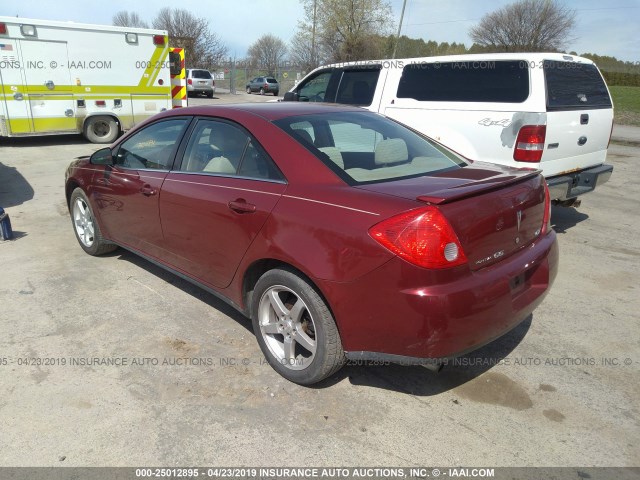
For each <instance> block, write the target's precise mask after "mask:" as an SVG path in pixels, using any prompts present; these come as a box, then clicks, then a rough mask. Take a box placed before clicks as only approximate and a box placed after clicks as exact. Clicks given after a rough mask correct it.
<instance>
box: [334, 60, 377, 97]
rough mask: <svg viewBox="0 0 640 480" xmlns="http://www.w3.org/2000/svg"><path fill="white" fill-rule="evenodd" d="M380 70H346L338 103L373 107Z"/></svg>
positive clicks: (340, 86) (340, 87) (339, 89)
mask: <svg viewBox="0 0 640 480" xmlns="http://www.w3.org/2000/svg"><path fill="white" fill-rule="evenodd" d="M379 76H380V69H379V68H373V69H361V70H345V71H344V72H343V73H342V78H341V79H340V85H339V86H338V95H337V97H336V103H346V104H349V105H371V102H372V101H373V94H374V92H375V91H376V84H377V83H378V77H379Z"/></svg>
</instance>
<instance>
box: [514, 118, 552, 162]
mask: <svg viewBox="0 0 640 480" xmlns="http://www.w3.org/2000/svg"><path fill="white" fill-rule="evenodd" d="M546 136H547V126H546V125H524V126H522V127H520V131H519V132H518V138H517V139H516V148H515V150H514V151H513V159H514V160H515V161H517V162H539V161H540V160H541V159H542V153H543V152H544V141H545V137H546Z"/></svg>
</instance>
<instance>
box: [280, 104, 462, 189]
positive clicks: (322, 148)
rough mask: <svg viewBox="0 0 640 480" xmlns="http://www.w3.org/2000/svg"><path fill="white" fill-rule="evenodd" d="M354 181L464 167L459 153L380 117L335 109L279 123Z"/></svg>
mask: <svg viewBox="0 0 640 480" xmlns="http://www.w3.org/2000/svg"><path fill="white" fill-rule="evenodd" d="M274 123H275V124H276V125H277V126H278V127H280V128H281V129H282V130H284V131H285V132H286V133H288V134H289V135H290V136H291V137H293V138H294V139H295V140H296V141H298V142H299V143H301V144H302V145H303V146H304V147H306V148H307V149H308V150H309V151H310V152H312V153H313V154H314V155H316V156H317V157H318V158H319V159H320V160H322V161H323V162H324V163H325V165H327V167H329V168H330V169H331V170H333V171H334V172H336V174H338V176H340V177H341V178H342V179H343V180H345V182H347V183H348V184H350V185H354V184H364V183H379V182H384V181H390V180H398V179H403V178H411V177H420V176H425V175H432V174H434V173H436V172H442V171H447V170H454V169H459V168H462V167H464V166H466V165H467V163H466V162H465V161H464V160H463V159H462V158H461V157H459V156H458V155H456V154H455V153H453V152H451V151H449V150H447V149H445V148H444V147H442V146H440V145H438V144H436V143H433V142H431V141H429V140H428V139H427V138H426V137H424V136H422V135H420V134H418V133H416V132H414V131H412V130H409V129H408V128H406V127H404V126H402V125H400V124H398V123H396V122H394V121H392V120H390V119H388V118H385V117H382V116H381V115H377V114H373V113H369V112H332V113H321V114H313V115H302V116H297V117H288V118H283V119H280V120H276V121H275V122H274Z"/></svg>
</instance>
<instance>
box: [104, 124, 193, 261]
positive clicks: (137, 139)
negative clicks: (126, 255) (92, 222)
mask: <svg viewBox="0 0 640 480" xmlns="http://www.w3.org/2000/svg"><path fill="white" fill-rule="evenodd" d="M188 123H189V118H187V117H180V118H171V119H167V120H160V121H158V122H155V123H153V124H151V125H149V126H147V127H145V128H143V129H142V130H140V131H138V132H136V133H135V134H133V135H132V136H130V137H129V138H128V139H127V140H125V141H124V142H123V143H121V144H120V145H119V146H117V147H116V149H114V152H113V157H114V164H113V165H112V166H107V167H105V169H104V171H103V172H102V173H98V174H96V176H95V177H94V184H95V190H94V191H95V199H96V205H97V209H98V215H99V217H100V224H101V227H102V228H103V229H104V230H105V232H106V234H107V235H108V237H109V238H111V239H113V240H114V241H116V242H117V243H119V244H122V245H124V246H127V247H131V248H134V249H136V250H139V251H140V252H142V253H146V254H148V255H152V256H154V257H157V256H159V254H160V252H161V249H162V243H163V235H162V229H161V226H160V217H159V213H158V197H159V193H160V187H161V186H162V182H163V181H164V179H165V177H166V176H167V174H168V173H169V170H170V168H171V165H172V163H173V159H174V157H175V152H176V149H177V146H178V143H179V141H180V139H181V137H182V135H183V132H184V131H185V129H186V126H187V125H188Z"/></svg>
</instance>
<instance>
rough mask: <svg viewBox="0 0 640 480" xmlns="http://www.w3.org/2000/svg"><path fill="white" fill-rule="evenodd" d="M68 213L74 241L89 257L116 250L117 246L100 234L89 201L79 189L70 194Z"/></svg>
mask: <svg viewBox="0 0 640 480" xmlns="http://www.w3.org/2000/svg"><path fill="white" fill-rule="evenodd" d="M69 213H70V214H71V224H72V225H73V232H74V233H75V234H76V239H77V240H78V243H79V244H80V246H81V247H82V249H83V250H84V251H85V252H86V253H88V254H89V255H94V256H96V255H103V254H105V253H109V252H112V251H114V250H115V249H116V248H118V246H117V245H114V244H113V243H110V242H108V241H106V240H105V239H104V238H103V237H102V233H101V232H100V226H99V225H98V222H97V220H96V217H95V216H94V214H93V210H92V208H91V204H90V203H89V199H88V198H87V196H86V195H85V193H84V191H83V190H82V189H81V188H76V189H75V190H74V191H73V193H71V198H70V200H69Z"/></svg>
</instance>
